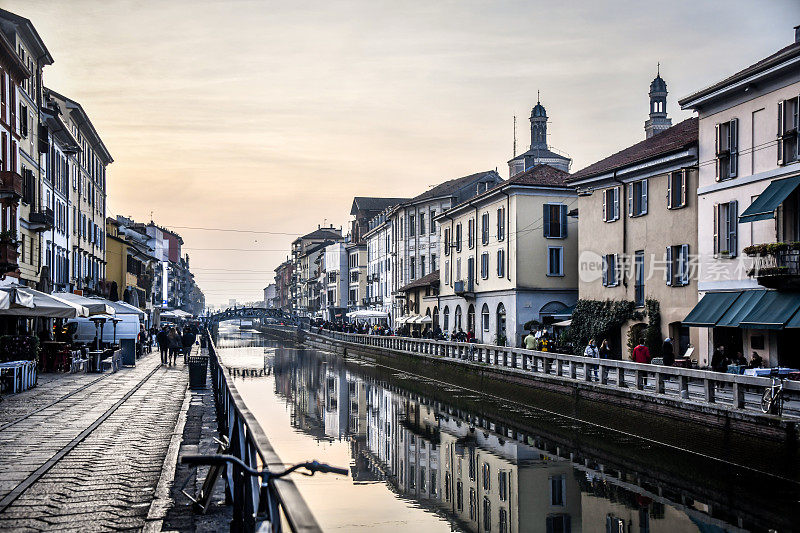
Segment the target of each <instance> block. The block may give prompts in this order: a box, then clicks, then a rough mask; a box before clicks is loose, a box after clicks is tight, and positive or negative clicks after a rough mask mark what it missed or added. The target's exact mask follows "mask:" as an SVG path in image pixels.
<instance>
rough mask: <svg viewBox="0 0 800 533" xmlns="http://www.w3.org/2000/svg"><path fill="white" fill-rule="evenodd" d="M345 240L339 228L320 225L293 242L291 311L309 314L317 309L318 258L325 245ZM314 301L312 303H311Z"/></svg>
mask: <svg viewBox="0 0 800 533" xmlns="http://www.w3.org/2000/svg"><path fill="white" fill-rule="evenodd" d="M342 240H344V239H343V237H342V230H341V228H334V227H333V226H330V227H324V228H323V227H320V226H317V229H316V230H314V231H312V232H311V233H307V234H306V235H303V236H302V237H298V238H297V239H295V240H294V241H293V242H292V259H291V260H292V263H293V264H294V275H293V278H292V284H291V288H290V293H291V300H292V309H291V311H292V313H293V314H299V315H303V316H312V315H313V314H314V313H316V312H317V311H319V310H320V309H319V305H320V304H319V290H320V287H319V279H318V278H319V265H320V263H319V261H318V259H319V258H320V256H321V255H323V254H324V253H325V247H326V246H328V245H329V244H333V243H334V242H340V241H342ZM314 301H316V304H315V305H312V304H313V302H314Z"/></svg>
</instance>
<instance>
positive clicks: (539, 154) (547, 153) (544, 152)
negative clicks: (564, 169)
mask: <svg viewBox="0 0 800 533" xmlns="http://www.w3.org/2000/svg"><path fill="white" fill-rule="evenodd" d="M526 156H532V157H536V158H538V159H542V158H546V157H547V158H551V159H563V160H564V161H569V160H570V158H569V157H567V156H565V155H561V154H557V153H555V152H553V151H552V150H550V149H548V148H531V149H530V150H528V151H527V152H524V153H521V154H519V155H518V156H516V157H514V158H513V159H509V160H508V162H509V163H510V162H511V161H516V160H517V159H524V158H525V157H526Z"/></svg>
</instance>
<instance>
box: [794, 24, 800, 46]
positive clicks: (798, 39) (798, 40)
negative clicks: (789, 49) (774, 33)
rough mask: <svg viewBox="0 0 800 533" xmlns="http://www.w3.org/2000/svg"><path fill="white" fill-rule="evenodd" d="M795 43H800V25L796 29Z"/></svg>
mask: <svg viewBox="0 0 800 533" xmlns="http://www.w3.org/2000/svg"><path fill="white" fill-rule="evenodd" d="M794 42H796V43H800V25H797V26H795V27H794Z"/></svg>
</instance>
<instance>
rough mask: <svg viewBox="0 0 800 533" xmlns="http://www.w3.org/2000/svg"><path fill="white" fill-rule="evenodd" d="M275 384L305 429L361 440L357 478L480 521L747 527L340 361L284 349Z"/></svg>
mask: <svg viewBox="0 0 800 533" xmlns="http://www.w3.org/2000/svg"><path fill="white" fill-rule="evenodd" d="M274 375H275V386H276V390H277V391H278V393H279V394H280V395H282V396H284V397H285V398H286V399H287V400H288V401H289V402H290V404H291V405H292V409H293V424H294V425H295V427H296V428H298V429H300V430H302V431H303V432H305V433H308V434H310V435H312V436H313V437H314V438H318V439H344V438H347V439H349V440H350V449H351V452H352V456H353V464H352V466H351V471H352V476H353V479H354V481H355V482H374V481H378V480H380V481H382V482H386V483H387V485H388V486H389V488H390V489H391V490H393V491H395V492H396V493H397V494H398V496H399V497H402V498H406V499H409V500H412V501H414V502H415V504H417V505H418V506H420V507H423V508H427V509H429V510H430V511H431V512H436V513H437V514H439V515H441V516H442V517H443V518H445V519H446V520H448V521H449V522H450V523H451V524H452V525H453V526H454V528H458V529H463V530H466V531H473V532H480V533H483V532H490V533H491V532H498V533H517V532H542V533H570V532H580V531H585V532H603V531H604V532H606V533H611V532H613V533H649V532H653V533H658V532H665V533H666V532H672V531H722V530H723V529H724V530H727V531H736V530H737V528H736V527H732V526H730V525H729V524H726V523H724V522H722V521H719V520H715V519H713V518H711V517H710V516H709V515H708V511H709V510H708V509H707V508H704V507H703V506H702V505H699V504H694V503H693V502H692V501H691V499H690V498H689V499H687V500H685V501H682V502H680V503H675V502H674V501H670V500H667V499H665V498H662V497H661V496H658V495H657V494H654V493H650V492H647V491H646V490H644V489H642V488H641V486H639V485H636V483H635V482H636V480H635V479H627V478H626V477H625V476H624V475H621V476H620V475H619V473H617V475H614V476H612V475H606V474H605V473H603V466H602V465H598V464H594V463H592V462H591V461H588V460H586V461H584V460H579V459H578V458H577V456H573V455H572V453H570V452H569V451H567V450H564V449H562V448H559V447H557V446H555V445H551V444H548V443H545V442H541V440H540V439H533V438H531V437H527V436H521V435H518V434H516V433H513V432H511V433H509V432H508V431H506V430H505V429H502V428H499V427H497V426H495V425H494V424H492V423H488V422H487V421H485V420H482V419H480V420H479V419H478V418H476V417H473V416H471V415H469V414H468V413H463V412H460V411H458V410H455V409H452V408H447V407H443V406H441V405H439V404H431V403H429V402H427V401H426V400H425V399H423V398H419V397H416V396H414V395H411V394H409V393H407V392H405V391H403V390H401V389H398V388H395V387H392V386H389V385H387V384H384V383H382V382H379V381H376V380H371V379H363V378H362V377H361V376H359V375H356V374H355V373H353V372H351V371H350V370H349V369H347V368H346V367H345V366H344V365H343V364H342V363H341V362H340V361H339V360H336V359H335V358H329V359H327V360H323V358H321V357H319V356H318V355H310V354H304V353H302V352H297V353H291V354H286V357H285V358H284V357H282V356H281V354H280V353H276V357H275V367H274Z"/></svg>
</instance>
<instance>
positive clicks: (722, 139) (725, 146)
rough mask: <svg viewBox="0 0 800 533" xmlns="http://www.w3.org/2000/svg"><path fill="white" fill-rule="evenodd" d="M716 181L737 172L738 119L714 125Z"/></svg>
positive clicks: (727, 177) (733, 175) (732, 175)
mask: <svg viewBox="0 0 800 533" xmlns="http://www.w3.org/2000/svg"><path fill="white" fill-rule="evenodd" d="M716 128H717V132H716V143H715V152H716V165H717V181H722V180H726V179H729V178H735V177H736V175H737V174H738V172H739V119H738V118H734V119H732V120H730V121H729V122H721V123H719V124H717V126H716Z"/></svg>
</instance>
